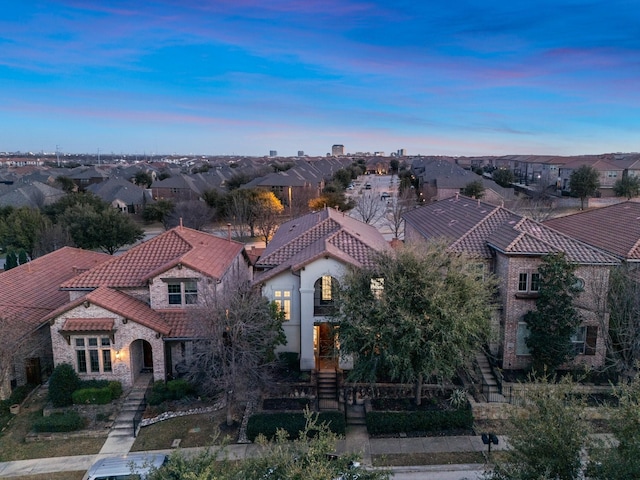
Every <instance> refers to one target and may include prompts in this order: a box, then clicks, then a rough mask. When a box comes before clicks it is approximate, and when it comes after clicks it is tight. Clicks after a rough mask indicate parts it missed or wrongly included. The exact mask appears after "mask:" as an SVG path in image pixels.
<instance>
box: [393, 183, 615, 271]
mask: <svg viewBox="0 0 640 480" xmlns="http://www.w3.org/2000/svg"><path fill="white" fill-rule="evenodd" d="M404 218H405V221H406V222H407V223H409V224H410V225H411V226H412V227H413V228H415V229H416V230H417V231H418V232H419V233H420V234H421V235H422V236H424V237H425V238H426V239H432V240H434V239H438V238H447V239H448V240H449V242H450V247H449V248H451V249H452V250H454V251H460V252H465V253H467V254H470V255H476V256H480V257H483V258H490V257H491V250H490V249H491V248H495V249H497V250H499V251H502V252H504V253H506V254H509V255H545V254H547V253H552V252H560V251H562V252H565V253H566V254H567V257H568V258H569V259H570V260H571V261H572V262H576V263H583V264H606V265H612V264H615V263H616V262H617V260H616V259H615V258H614V257H612V256H611V255H609V254H607V253H606V252H604V251H603V250H601V249H598V248H595V247H593V246H590V245H587V244H586V243H584V242H581V241H579V240H576V239H574V238H571V237H569V236H567V235H563V234H561V233H560V232H557V231H555V230H553V229H551V228H548V227H546V226H545V225H543V224H540V223H537V222H534V221H532V220H529V219H527V218H524V217H521V216H520V215H517V214H515V213H513V212H511V211H509V210H507V209H505V208H502V207H495V206H492V205H488V204H485V203H482V202H478V201H477V200H471V199H469V198H466V197H463V196H455V197H451V198H449V199H447V200H443V201H440V202H436V203H433V204H431V205H427V206H424V207H420V208H417V209H415V210H411V211H409V212H407V213H406V214H405V215H404Z"/></svg>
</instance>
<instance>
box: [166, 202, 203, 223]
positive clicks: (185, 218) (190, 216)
mask: <svg viewBox="0 0 640 480" xmlns="http://www.w3.org/2000/svg"><path fill="white" fill-rule="evenodd" d="M212 217H213V210H212V209H211V207H209V206H208V205H207V204H206V203H205V202H202V201H200V200H183V201H180V202H178V203H176V205H175V207H174V208H173V211H172V212H171V213H170V214H169V215H168V216H167V220H166V222H167V226H168V227H169V228H172V227H175V226H177V225H180V221H181V220H182V225H184V226H185V227H189V228H193V229H194V230H202V229H203V228H204V227H205V226H206V225H207V224H208V223H210V222H211V219H212Z"/></svg>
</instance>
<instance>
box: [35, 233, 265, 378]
mask: <svg viewBox="0 0 640 480" xmlns="http://www.w3.org/2000/svg"><path fill="white" fill-rule="evenodd" d="M251 277H252V275H251V268H250V265H249V262H248V257H247V254H246V252H245V250H244V246H243V245H242V244H241V243H238V242H235V241H231V240H230V239H225V238H221V237H217V236H214V235H210V234H207V233H204V232H200V231H197V230H192V229H189V228H185V227H176V228H173V229H171V230H169V231H167V232H165V233H163V234H161V235H159V236H157V237H155V238H153V239H151V240H148V241H147V242H144V243H142V244H140V245H138V246H136V247H134V248H132V249H131V250H129V251H127V252H126V253H124V254H122V255H121V256H118V257H112V258H111V260H110V261H108V262H105V263H104V264H102V265H99V266H98V267H96V268H93V269H91V270H89V271H87V272H84V273H82V274H80V275H78V276H76V277H74V278H72V279H70V280H68V281H66V282H63V283H62V284H61V289H62V290H64V291H65V292H66V293H67V295H68V297H67V298H68V302H67V303H66V304H65V305H63V306H61V307H60V308H58V309H56V310H55V311H53V312H51V313H49V314H48V315H47V316H46V317H45V318H44V320H45V321H48V322H49V324H50V325H51V344H52V349H53V359H54V363H55V364H56V365H58V364H60V363H70V364H71V365H73V367H74V368H75V370H76V371H77V372H78V374H79V375H80V377H81V378H99V379H107V380H118V381H120V382H122V384H123V386H130V385H132V384H133V382H134V381H135V379H136V378H137V376H138V375H139V374H140V372H143V371H148V372H152V373H153V376H154V379H155V380H165V379H167V378H172V377H174V376H176V375H178V374H180V373H184V372H185V370H186V365H187V364H188V363H189V361H190V358H189V357H190V352H191V351H192V346H193V343H192V341H193V340H195V339H197V338H198V336H199V333H198V325H197V324H195V323H194V322H195V319H194V317H192V316H191V315H189V309H190V308H193V306H196V305H203V304H204V303H205V302H208V301H211V300H212V299H213V298H215V296H216V295H218V294H223V293H224V291H225V290H226V289H230V288H234V286H237V284H238V282H249V281H250V280H251Z"/></svg>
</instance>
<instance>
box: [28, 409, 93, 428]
mask: <svg viewBox="0 0 640 480" xmlns="http://www.w3.org/2000/svg"><path fill="white" fill-rule="evenodd" d="M83 427H84V419H83V418H82V417H81V416H80V414H79V413H78V412H74V411H70V412H65V413H55V414H53V415H50V416H48V417H42V418H39V419H38V420H36V421H35V422H34V423H33V429H34V430H35V431H36V432H73V431H74V430H80V429H81V428H83Z"/></svg>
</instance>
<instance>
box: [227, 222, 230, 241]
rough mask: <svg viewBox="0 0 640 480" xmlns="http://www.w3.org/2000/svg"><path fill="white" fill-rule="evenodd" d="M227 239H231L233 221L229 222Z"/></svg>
mask: <svg viewBox="0 0 640 480" xmlns="http://www.w3.org/2000/svg"><path fill="white" fill-rule="evenodd" d="M227 240H229V241H231V223H230V222H227Z"/></svg>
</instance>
